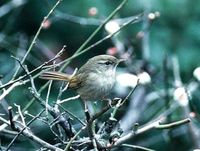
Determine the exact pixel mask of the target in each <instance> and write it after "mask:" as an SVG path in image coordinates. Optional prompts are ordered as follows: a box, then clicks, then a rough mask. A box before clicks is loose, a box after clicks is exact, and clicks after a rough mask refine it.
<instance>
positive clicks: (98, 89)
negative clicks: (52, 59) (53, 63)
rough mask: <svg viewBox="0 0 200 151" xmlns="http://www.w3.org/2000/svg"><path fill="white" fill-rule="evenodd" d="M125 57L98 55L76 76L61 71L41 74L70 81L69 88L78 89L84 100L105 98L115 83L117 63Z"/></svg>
mask: <svg viewBox="0 0 200 151" xmlns="http://www.w3.org/2000/svg"><path fill="white" fill-rule="evenodd" d="M122 61H124V59H117V58H115V57H113V56H110V55H98V56H95V57H93V58H91V59H89V60H88V61H87V62H86V63H85V64H84V65H83V66H82V67H81V68H80V69H79V70H78V71H77V73H76V74H75V75H74V76H71V75H69V74H65V73H60V72H54V71H49V72H43V73H42V74H41V76H40V78H42V79H47V80H61V81H67V82H69V86H68V87H69V88H70V89H74V90H76V92H77V93H78V94H79V95H80V97H81V99H82V100H84V101H92V100H94V101H96V100H100V99H104V98H105V97H106V96H107V95H108V94H109V93H110V91H111V89H112V87H113V86H114V83H115V73H116V67H117V65H118V64H119V63H120V62H122Z"/></svg>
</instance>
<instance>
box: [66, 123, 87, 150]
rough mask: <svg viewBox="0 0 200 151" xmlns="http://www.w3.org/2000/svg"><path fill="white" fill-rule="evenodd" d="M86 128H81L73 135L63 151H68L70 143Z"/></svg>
mask: <svg viewBox="0 0 200 151" xmlns="http://www.w3.org/2000/svg"><path fill="white" fill-rule="evenodd" d="M85 128H86V127H82V128H81V129H80V130H79V131H78V132H77V133H76V134H75V135H74V137H72V138H71V139H70V141H69V142H68V144H67V146H66V147H65V149H64V151H68V149H69V148H70V145H71V144H72V142H73V141H74V140H75V139H76V137H77V136H78V135H79V134H80V133H81V132H82V131H83V130H84V129H85Z"/></svg>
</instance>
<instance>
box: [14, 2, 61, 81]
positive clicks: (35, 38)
mask: <svg viewBox="0 0 200 151" xmlns="http://www.w3.org/2000/svg"><path fill="white" fill-rule="evenodd" d="M61 1H62V0H58V1H57V2H56V4H55V5H54V6H53V7H52V9H51V10H50V11H49V12H48V14H47V15H46V16H45V17H44V18H43V21H42V23H41V24H40V27H39V29H38V30H37V32H36V34H35V36H34V38H33V41H32V42H31V44H30V46H29V48H28V50H27V52H26V54H25V55H24V57H23V58H22V60H21V63H22V64H23V63H24V61H25V60H26V57H27V56H28V54H29V53H30V51H31V50H32V48H33V46H34V44H35V43H36V40H37V38H38V36H39V34H40V32H41V30H42V28H43V26H44V23H45V22H46V20H47V19H48V18H49V16H50V15H51V14H52V13H53V11H54V10H55V9H56V7H57V6H58V5H59V3H60V2H61ZM19 69H20V66H19V67H18V68H17V70H16V72H15V73H14V75H13V78H12V80H13V79H15V77H16V76H17V73H18V72H19Z"/></svg>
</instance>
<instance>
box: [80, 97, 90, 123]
mask: <svg viewBox="0 0 200 151" xmlns="http://www.w3.org/2000/svg"><path fill="white" fill-rule="evenodd" d="M82 102H83V105H84V112H85V116H86V121H87V122H88V121H89V120H90V118H91V116H90V113H89V109H88V102H87V101H85V100H82Z"/></svg>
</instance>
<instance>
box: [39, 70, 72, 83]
mask: <svg viewBox="0 0 200 151" xmlns="http://www.w3.org/2000/svg"><path fill="white" fill-rule="evenodd" d="M40 78H41V79H46V80H61V81H70V80H71V78H72V76H71V75H69V74H65V73H61V72H56V71H47V72H43V73H42V74H41V75H40Z"/></svg>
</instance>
